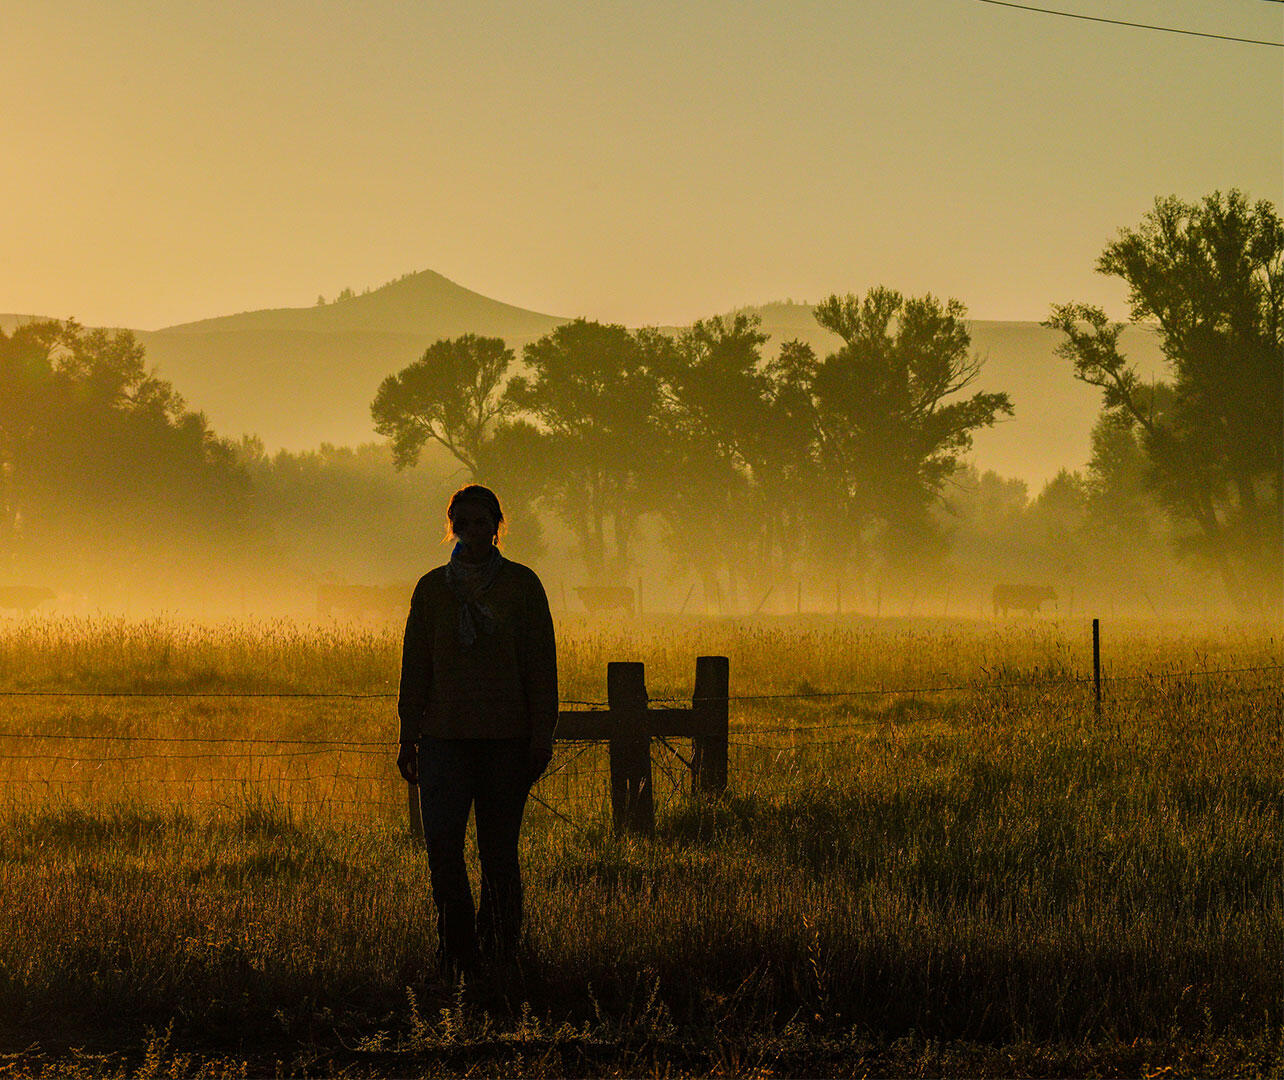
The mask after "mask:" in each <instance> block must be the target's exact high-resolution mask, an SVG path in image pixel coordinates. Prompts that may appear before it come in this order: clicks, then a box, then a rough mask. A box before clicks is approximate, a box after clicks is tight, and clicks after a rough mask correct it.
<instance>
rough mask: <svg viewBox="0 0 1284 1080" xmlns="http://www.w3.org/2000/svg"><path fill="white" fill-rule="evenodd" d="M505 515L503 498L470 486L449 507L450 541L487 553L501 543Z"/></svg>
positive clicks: (457, 493) (456, 496) (483, 488)
mask: <svg viewBox="0 0 1284 1080" xmlns="http://www.w3.org/2000/svg"><path fill="white" fill-rule="evenodd" d="M503 524H504V511H503V510H502V509H501V508H500V505H499V498H498V496H496V494H495V493H494V492H493V491H491V490H490V488H488V487H482V486H481V484H468V485H467V486H466V487H461V488H460V489H459V490H458V491H456V492H455V494H453V495H452V496H451V497H450V503H449V505H447V507H446V537H447V539H449V538H450V537H452V536H453V537H455V538H456V539H457V540H459V541H460V543H462V544H463V545H464V546H465V547H467V548H471V549H473V550H484V549H485V548H487V547H490V546H491V545H492V544H495V543H497V542H498V540H499V533H500V530H501V528H502V527H503Z"/></svg>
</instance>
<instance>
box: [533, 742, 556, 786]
mask: <svg viewBox="0 0 1284 1080" xmlns="http://www.w3.org/2000/svg"><path fill="white" fill-rule="evenodd" d="M552 760H553V751H552V750H546V749H545V748H544V747H542V746H532V747H531V783H532V784H533V783H535V781H536V780H538V779H539V778H540V777H541V776H543V775H544V770H545V769H547V768H548V763H549V762H550V761H552Z"/></svg>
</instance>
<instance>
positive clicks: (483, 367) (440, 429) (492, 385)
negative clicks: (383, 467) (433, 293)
mask: <svg viewBox="0 0 1284 1080" xmlns="http://www.w3.org/2000/svg"><path fill="white" fill-rule="evenodd" d="M512 361H513V350H512V349H510V348H508V347H507V346H506V345H505V344H504V342H503V340H502V339H500V338H488V337H478V336H477V335H476V334H464V335H463V336H462V337H457V338H452V339H450V340H444V339H443V340H441V341H438V342H436V343H434V344H432V345H429V346H428V348H427V349H426V350H425V351H424V354H423V356H421V357H420V358H419V359H418V360H416V361H415V362H414V363H413V364H410V365H409V366H408V367H405V368H402V369H401V371H399V372H397V374H396V375H389V376H388V377H387V378H386V379H384V380H383V382H382V383H381V384H380V385H379V390H378V392H377V393H376V394H375V399H374V402H373V403H372V404H371V406H370V414H371V416H372V417H373V418H374V422H375V430H376V431H377V432H379V434H380V435H386V436H387V437H388V438H390V439H391V440H392V453H393V461H394V463H395V464H396V466H397V468H399V469H402V468H405V467H406V466H407V465H413V464H414V463H415V462H416V461H418V460H419V453H420V451H421V450H422V449H423V447H424V444H425V443H427V442H428V441H429V440H433V441H435V442H438V443H440V444H441V445H442V446H444V447H445V448H446V449H447V450H448V451H449V452H450V453H451V454H453V455H454V457H455V458H456V459H457V460H458V461H459V463H460V464H461V465H463V466H464V468H465V469H467V470H468V472H469V474H470V475H471V476H472V477H474V478H476V477H477V474H478V470H479V466H480V460H481V454H482V452H483V447H484V446H485V444H486V441H487V440H488V439H489V438H490V437H491V436H492V435H493V434H494V430H495V427H496V425H497V424H499V423H500V422H501V421H502V420H503V419H504V418H505V417H506V416H508V415H509V414H511V412H512V411H513V404H512V401H511V399H508V398H506V397H505V396H504V392H503V391H504V386H503V380H504V376H505V375H506V374H507V372H508V367H509V365H510V364H511V363H512Z"/></svg>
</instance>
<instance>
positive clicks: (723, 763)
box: [691, 656, 731, 794]
mask: <svg viewBox="0 0 1284 1080" xmlns="http://www.w3.org/2000/svg"><path fill="white" fill-rule="evenodd" d="M730 685H731V665H730V662H729V661H728V660H727V658H726V657H725V656H697V657H696V679H695V693H694V694H692V695H691V710H692V712H694V713H695V717H694V719H695V721H696V724H697V725H698V730H699V731H700V732H701V734H699V735H696V736H694V737H693V738H692V740H691V742H692V748H693V750H694V754H693V755H692V758H691V786H692V787H693V788H694V789H695V790H696V791H704V792H713V793H717V794H721V793H722V792H724V791H726V790H727V735H728V725H729V720H728V712H729V710H728V701H727V699H728V696H729V688H730Z"/></svg>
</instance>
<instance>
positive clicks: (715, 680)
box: [407, 656, 731, 840]
mask: <svg viewBox="0 0 1284 1080" xmlns="http://www.w3.org/2000/svg"><path fill="white" fill-rule="evenodd" d="M730 684H731V665H730V661H729V660H728V659H727V657H725V656H698V657H696V670H695V691H694V693H693V694H692V695H691V708H689V709H679V708H671V709H670V708H663V709H652V708H649V707H648V704H649V699H648V697H647V692H646V672H645V668H644V667H643V665H642V664H640V663H634V662H628V661H613V662H611V663H609V664H607V665H606V702H607V707H606V709H605V710H602V711H597V712H572V711H567V710H563V711H561V712H559V713H558V719H557V731H556V733H555V734H554V738H555V739H556V740H557V741H558V742H605V743H606V744H607V747H608V752H609V755H610V762H611V818H612V821H613V822H614V825H615V831H616V832H617V833H635V834H638V835H641V836H650V835H652V834H654V832H655V797H654V794H653V791H652V786H651V740H652V739H654V738H661V737H663V738H671V739H672V738H676V739H690V740H691V744H692V756H691V790H692V792H703V793H706V794H713V795H718V794H721V793H722V792H724V791H726V790H727V738H728V725H729V707H728V699H729V697H730ZM407 787H408V792H407V810H408V816H409V820H410V831H411V833H412V834H413V835H414V836H415V838H416V839H419V840H422V839H423V835H424V832H423V818H422V815H421V813H420V806H419V788H418V787H417V786H416V785H414V784H409V785H407Z"/></svg>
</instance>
